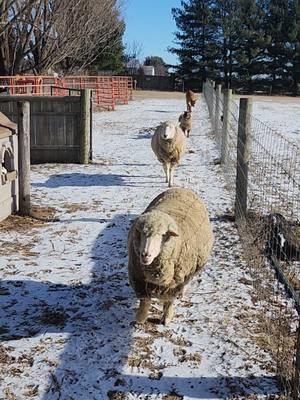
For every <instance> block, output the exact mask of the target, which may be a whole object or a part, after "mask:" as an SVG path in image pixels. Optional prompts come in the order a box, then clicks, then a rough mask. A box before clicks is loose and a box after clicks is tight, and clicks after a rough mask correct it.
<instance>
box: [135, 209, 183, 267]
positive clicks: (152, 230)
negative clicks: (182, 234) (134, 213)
mask: <svg viewBox="0 0 300 400" xmlns="http://www.w3.org/2000/svg"><path fill="white" fill-rule="evenodd" d="M152 217H154V218H153V221H152ZM145 220H146V221H145ZM137 232H138V243H139V246H138V249H137V250H138V252H139V258H140V262H141V264H143V265H150V264H152V263H153V261H154V260H155V259H156V258H157V257H158V256H159V254H160V253H161V250H162V247H163V246H164V244H165V243H166V242H168V241H169V240H170V238H171V237H172V236H178V227H177V225H176V223H175V222H174V220H172V219H171V218H170V221H168V220H167V221H166V220H165V221H160V220H159V219H158V218H157V213H156V212H153V211H152V212H151V215H150V216H149V215H147V216H145V215H143V216H141V217H140V218H139V222H138V225H137Z"/></svg>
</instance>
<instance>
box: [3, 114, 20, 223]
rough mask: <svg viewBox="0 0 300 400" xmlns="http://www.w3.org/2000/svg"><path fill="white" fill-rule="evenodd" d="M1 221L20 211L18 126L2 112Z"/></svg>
mask: <svg viewBox="0 0 300 400" xmlns="http://www.w3.org/2000/svg"><path fill="white" fill-rule="evenodd" d="M0 162H1V164H0V221H2V220H3V219H5V218H6V217H8V216H9V215H10V214H12V213H16V212H17V211H18V193H19V189H18V172H17V170H18V138H17V124H15V123H14V122H12V121H10V120H9V119H8V118H7V117H6V116H5V115H4V114H3V113H1V112H0Z"/></svg>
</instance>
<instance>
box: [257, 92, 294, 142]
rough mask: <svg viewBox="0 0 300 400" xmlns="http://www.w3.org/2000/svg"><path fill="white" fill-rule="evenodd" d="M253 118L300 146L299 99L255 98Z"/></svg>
mask: <svg viewBox="0 0 300 400" xmlns="http://www.w3.org/2000/svg"><path fill="white" fill-rule="evenodd" d="M253 116H254V117H255V118H257V119H259V120H260V121H261V122H263V123H265V124H266V125H267V126H269V127H270V128H271V129H273V130H275V131H277V132H279V133H281V134H283V135H284V136H285V137H286V138H288V139H289V140H291V141H292V142H294V143H296V144H297V145H298V146H300V99H299V97H275V98H274V97H263V100H261V99H260V97H258V96H253Z"/></svg>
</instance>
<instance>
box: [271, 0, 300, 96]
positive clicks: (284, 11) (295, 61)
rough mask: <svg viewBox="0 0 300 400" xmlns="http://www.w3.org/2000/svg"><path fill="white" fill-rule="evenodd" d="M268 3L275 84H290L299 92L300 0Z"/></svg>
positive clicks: (273, 80) (276, 85) (272, 71)
mask: <svg viewBox="0 0 300 400" xmlns="http://www.w3.org/2000/svg"><path fill="white" fill-rule="evenodd" d="M268 6H269V9H268V18H267V30H268V34H269V35H270V38H271V40H270V45H269V46H268V72H269V74H270V75H271V77H272V82H273V86H274V87H279V88H283V87H285V86H289V87H290V88H291V89H292V90H293V92H294V93H296V91H297V83H298V82H299V81H300V44H299V43H300V4H299V0H287V1H284V2H283V1H281V0H269V4H268Z"/></svg>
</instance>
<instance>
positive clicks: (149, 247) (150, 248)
mask: <svg viewBox="0 0 300 400" xmlns="http://www.w3.org/2000/svg"><path fill="white" fill-rule="evenodd" d="M161 244H162V236H161V234H155V235H152V236H146V235H145V234H144V233H143V232H142V234H141V241H140V261H141V263H142V264H143V265H150V264H152V262H153V260H154V259H155V258H156V257H157V256H158V255H159V253H160V249H161Z"/></svg>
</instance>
